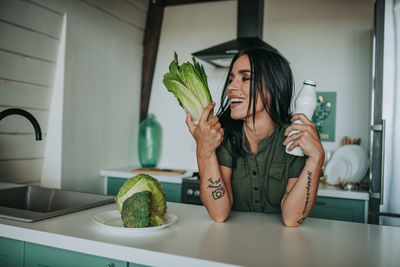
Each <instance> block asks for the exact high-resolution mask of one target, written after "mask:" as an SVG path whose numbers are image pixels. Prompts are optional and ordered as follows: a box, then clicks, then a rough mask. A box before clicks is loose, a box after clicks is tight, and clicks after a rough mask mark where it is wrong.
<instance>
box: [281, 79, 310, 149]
mask: <svg viewBox="0 0 400 267" xmlns="http://www.w3.org/2000/svg"><path fill="white" fill-rule="evenodd" d="M316 86H317V84H316V83H315V82H314V81H310V80H306V81H304V82H303V87H302V88H301V90H300V92H299V93H298V95H297V97H296V101H295V103H294V104H295V107H294V108H295V110H294V114H297V113H303V114H304V115H306V116H307V118H308V119H309V120H311V119H312V115H313V114H314V111H315V108H316V107H317V93H316V91H315V87H316ZM294 123H299V124H302V122H301V121H300V120H296V121H295V122H294ZM295 133H298V131H291V132H290V133H289V136H291V135H292V134H295ZM292 143H293V142H290V143H289V144H287V145H286V153H288V154H291V155H295V156H299V157H303V156H304V153H303V150H302V149H301V147H300V146H297V147H295V148H294V149H292V150H291V151H289V150H288V148H289V147H290V145H291V144H292Z"/></svg>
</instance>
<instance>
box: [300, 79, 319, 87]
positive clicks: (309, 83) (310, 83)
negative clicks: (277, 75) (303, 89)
mask: <svg viewBox="0 0 400 267" xmlns="http://www.w3.org/2000/svg"><path fill="white" fill-rule="evenodd" d="M303 84H306V85H311V86H317V83H316V82H314V81H311V80H305V81H304V82H303Z"/></svg>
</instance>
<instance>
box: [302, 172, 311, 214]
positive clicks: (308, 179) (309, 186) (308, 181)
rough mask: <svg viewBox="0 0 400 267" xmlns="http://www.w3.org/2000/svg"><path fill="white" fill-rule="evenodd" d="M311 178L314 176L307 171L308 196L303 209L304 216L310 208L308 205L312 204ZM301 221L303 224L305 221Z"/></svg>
mask: <svg viewBox="0 0 400 267" xmlns="http://www.w3.org/2000/svg"><path fill="white" fill-rule="evenodd" d="M311 176H312V172H311V171H307V186H306V189H307V196H306V204H305V205H304V209H303V215H305V214H306V212H307V208H308V203H309V202H310V189H311ZM304 219H305V218H304ZM301 220H302V222H303V221H304V220H303V219H300V221H301Z"/></svg>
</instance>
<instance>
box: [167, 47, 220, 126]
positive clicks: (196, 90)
mask: <svg viewBox="0 0 400 267" xmlns="http://www.w3.org/2000/svg"><path fill="white" fill-rule="evenodd" d="M192 60H193V64H192V63H190V62H186V63H183V64H182V65H181V66H179V64H178V55H177V54H176V53H174V60H173V61H172V62H171V64H170V65H169V72H167V73H166V74H165V75H164V78H163V83H164V85H165V87H166V88H167V90H168V91H169V92H171V93H173V94H174V96H175V97H176V98H177V99H178V102H179V105H180V106H181V107H182V108H183V109H184V110H185V111H186V112H187V113H189V114H190V116H191V117H192V119H193V121H194V122H198V121H199V120H200V116H201V113H202V111H203V109H204V108H205V107H206V106H207V105H208V104H210V103H211V102H212V99H211V94H210V90H209V88H208V83H207V75H206V73H205V71H204V67H203V66H202V65H201V64H199V63H198V62H197V61H196V59H195V58H194V57H193V59H192ZM212 116H213V114H212V112H211V114H210V117H212ZM210 117H209V118H210Z"/></svg>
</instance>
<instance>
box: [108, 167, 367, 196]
mask: <svg viewBox="0 0 400 267" xmlns="http://www.w3.org/2000/svg"><path fill="white" fill-rule="evenodd" d="M133 169H135V168H134V167H124V168H116V169H105V170H101V171H100V175H101V176H104V177H118V178H126V179H129V178H131V177H133V176H135V173H133V172H132V170H133ZM193 172H195V170H187V171H186V173H184V174H183V175H179V176H173V175H152V176H153V177H155V178H156V179H157V180H159V181H160V182H167V183H178V184H181V183H182V178H185V177H191V176H192V175H193ZM318 196H321V197H336V198H347V199H358V200H369V193H368V192H367V191H348V190H343V189H341V188H337V187H335V186H329V185H322V184H320V186H319V188H318Z"/></svg>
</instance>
